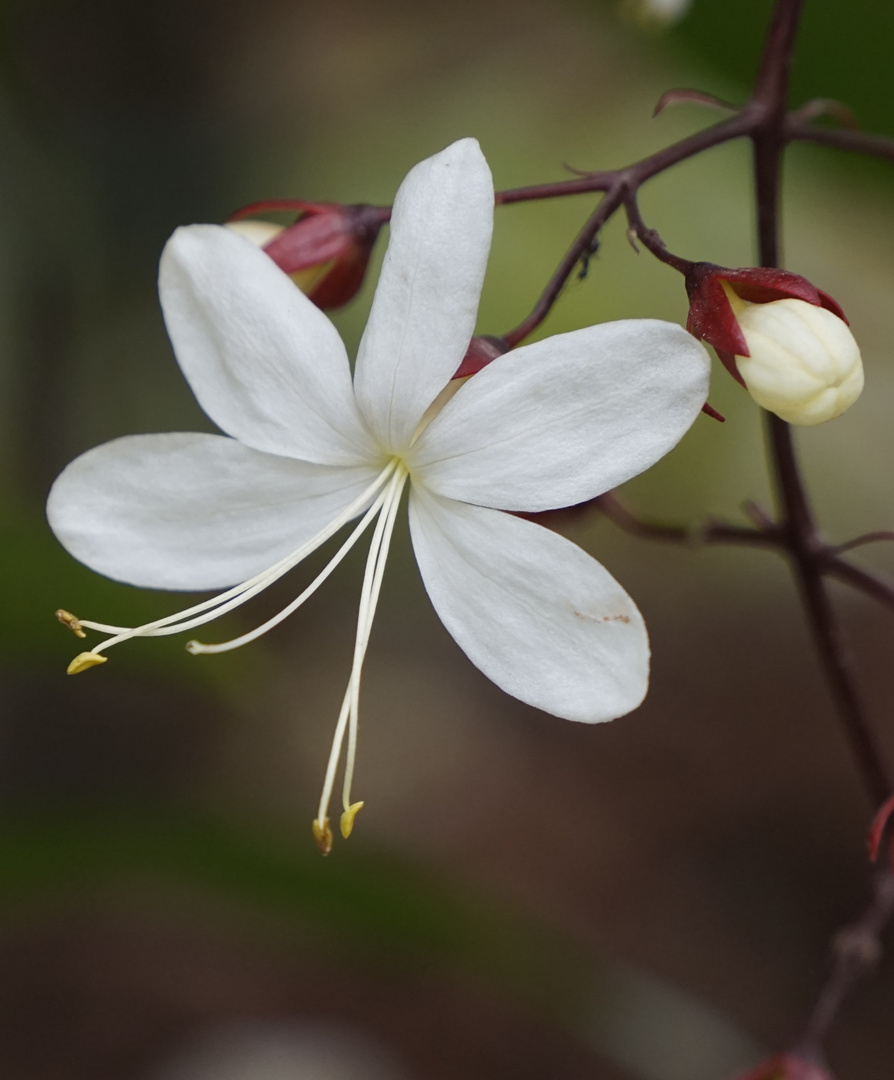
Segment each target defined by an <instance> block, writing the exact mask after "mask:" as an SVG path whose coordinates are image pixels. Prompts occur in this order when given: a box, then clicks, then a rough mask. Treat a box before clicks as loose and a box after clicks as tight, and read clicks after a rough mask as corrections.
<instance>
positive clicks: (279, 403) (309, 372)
mask: <svg viewBox="0 0 894 1080" xmlns="http://www.w3.org/2000/svg"><path fill="white" fill-rule="evenodd" d="M158 289H159V295H160V296H161V305H162V308H163V310H164V316H165V323H166V325H167V328H168V334H169V335H170V338H171V344H172V345H173V346H174V352H175V353H176V355H177V360H178V361H179V363H180V367H181V368H182V369H183V374H184V375H185V376H186V378H187V380H188V381H189V384H190V386H191V387H192V390H193V393H194V394H195V395H196V398H197V399H198V402H199V404H200V405H201V406H202V408H203V409H204V410H205V412H206V413H207V414H208V415H209V416H210V417H211V419H212V420H213V421H214V422H215V423H216V424H217V425H218V426H219V427H220V428H222V429H223V430H224V431H225V432H227V434H228V435H233V436H234V437H235V438H237V439H239V440H241V441H242V442H244V443H246V444H247V445H248V446H253V447H254V448H255V449H256V450H266V451H268V452H269V453H273V454H286V455H288V456H289V457H298V458H302V459H303V460H305V461H315V462H318V463H320V464H323V465H356V464H360V463H361V462H363V461H366V460H368V459H369V456H370V454H371V453H372V450H371V445H372V444H371V442H370V439H369V435H368V433H367V432H366V428H365V424H364V423H363V421H362V419H361V418H360V414H359V412H358V409H357V405H356V402H355V400H354V394H353V389H352V386H351V374H350V367H349V365H348V357H347V354H346V352H345V347H344V345H343V344H342V341H341V338H340V337H339V336H338V332H337V331H336V329H335V327H334V326H333V325H332V323H331V322H330V321H329V320H328V319H327V318H326V316H325V315H324V314H323V313H322V311H320V310H319V309H318V308H317V307H315V306H314V304H312V303H311V301H310V300H308V299H307V297H306V296H305V295H304V294H303V293H302V292H301V291H300V289H298V288H297V287H296V286H295V285H294V284H293V283H292V281H291V279H290V278H288V277H287V276H286V275H285V274H284V273H283V272H282V271H281V270H279V269H278V267H277V266H276V265H275V264H274V263H273V261H272V260H271V259H270V258H269V257H268V256H267V255H265V254H264V252H263V251H261V250H260V249H259V248H257V247H255V246H254V244H252V243H250V242H249V241H248V240H246V239H245V238H244V237H242V236H238V235H237V234H236V233H234V232H233V231H232V230H230V229H225V228H222V227H220V226H217V225H190V226H187V227H186V228H182V229H178V230H177V231H176V232H175V233H174V235H173V236H172V237H171V239H170V240H169V241H168V243H167V245H166V247H165V249H164V252H163V254H162V257H161V266H160V267H159V278H158Z"/></svg>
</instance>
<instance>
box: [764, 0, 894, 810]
mask: <svg viewBox="0 0 894 1080" xmlns="http://www.w3.org/2000/svg"><path fill="white" fill-rule="evenodd" d="M802 2H803V0H777V4H776V8H775V11H774V14H773V22H772V25H771V27H770V32H769V35H768V38H767V45H766V48H765V50H764V56H763V60H762V62H761V67H760V71H759V73H758V77H757V82H756V85H755V92H754V98H753V100H754V101H756V102H759V103H760V104H761V105H762V106H763V108H764V109H765V110H766V122H765V123H764V124H763V125H761V127H760V128H759V129H757V130H756V131H755V133H754V134H753V135H752V140H753V143H754V176H755V193H756V199H757V208H758V247H759V255H760V262H761V265H762V266H778V265H779V263H780V245H779V232H780V230H779V192H780V181H781V172H782V149H783V147H784V145H785V141H786V131H785V120H786V98H787V94H788V76H789V71H790V68H791V59H792V51H793V46H794V39H795V33H796V31H797V26H798V20H799V17H800V14H801V8H802ZM766 416H767V434H768V441H769V446H770V458H771V462H772V468H773V479H774V481H775V487H776V493H777V499H778V503H779V508H780V519H781V526H782V529H783V534H784V536H785V538H786V545H785V546H786V550H787V552H788V554H789V557H790V558H791V561H792V564H793V567H794V570H795V575H796V578H797V581H798V587H799V590H800V593H801V599H802V602H803V604H804V609H805V612H806V614H807V619H808V623H809V625H810V630H811V634H812V636H813V640H814V644H815V646H816V649H817V652H818V653H819V656H820V661H821V663H822V666H823V670H824V671H825V674H826V679H827V682H828V685H829V689H830V691H831V693H832V697H833V699H834V702H835V706H836V711H837V713H838V715H839V717H840V718H841V722H842V724H843V726H844V729H845V732H846V733H847V736H848V739H849V741H850V744H851V748H852V750H853V752H854V756H855V757H856V760H857V763H858V765H859V767H860V771H861V773H862V776H863V780H864V783H865V785H866V788H867V791H868V793H869V796H870V798H871V800H872V802H873V805H876V806H877V805H878V804H879V803H881V802H883V801H884V799H885V798H886V797H887V795H888V794H889V792H890V791H891V783H890V781H889V779H888V777H887V775H886V770H885V767H884V765H883V763H882V761H883V759H882V756H881V753H880V751H879V747H878V746H877V745H876V740H875V736H874V734H873V732H872V729H871V727H870V724H869V722H868V720H867V719H866V716H865V715H864V710H863V706H862V703H861V701H860V698H859V695H858V693H857V688H856V682H855V679H854V677H853V674H852V672H851V668H850V663H849V660H848V658H847V656H846V653H845V648H844V643H843V641H842V636H841V629H840V626H839V623H838V620H837V617H836V615H835V611H834V609H833V607H832V603H831V600H830V597H829V594H828V591H827V589H826V583H825V581H824V580H823V568H822V558H823V556H822V551H823V544H822V542H821V540H820V537H819V535H818V533H817V529H816V526H815V524H814V521H813V515H812V512H811V509H810V503H809V501H808V497H807V492H806V490H805V488H804V484H803V481H802V479H801V473H800V469H799V468H798V462H797V457H796V455H795V448H794V442H793V440H792V433H791V428H790V427H789V425H788V424H787V423H786V422H785V421H784V420H780V419H779V417H777V416H774V415H773V414H771V413H767V414H766Z"/></svg>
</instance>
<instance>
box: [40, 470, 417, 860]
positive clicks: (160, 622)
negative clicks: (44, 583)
mask: <svg viewBox="0 0 894 1080" xmlns="http://www.w3.org/2000/svg"><path fill="white" fill-rule="evenodd" d="M407 477H408V470H407V466H406V465H405V464H404V462H403V461H402V460H401V459H400V458H399V457H392V458H391V459H390V460H389V461H388V463H387V464H386V465H385V467H384V468H383V469H382V471H381V472H380V474H379V475H378V477H376V479H375V481H374V482H373V483H372V484H370V485H369V487H368V488H367V489H366V490H365V491H364V492H363V493H362V494H361V495H359V496H358V497H357V498H356V499H355V500H354V501H353V502H352V503H351V504H350V506H348V507H346V508H345V510H343V511H342V513H340V514H339V515H338V516H337V517H336V518H334V519H333V521H331V522H330V523H329V524H328V525H327V526H326V527H325V528H323V529H321V530H320V532H319V533H317V535H316V536H315V537H313V538H312V539H311V540H309V541H307V543H305V544H302V545H301V546H300V547H299V548H296V550H295V551H293V552H291V554H289V555H287V556H286V557H285V558H283V559H280V560H279V561H278V562H276V563H274V564H273V565H272V566H270V567H268V568H267V569H266V570H262V571H261V572H260V573H259V574H256V575H255V576H254V577H251V578H249V579H248V580H247V581H243V582H242V583H241V584H240V585H235V586H234V587H233V588H231V589H227V590H226V591H225V592H222V593H219V594H218V595H217V596H214V597H212V598H211V599H210V600H204V601H202V603H200V604H194V605H193V606H192V607H189V608H186V609H185V610H183V611H180V612H177V613H176V614H174V615H168V616H166V617H165V618H163V619H157V620H155V621H154V622H150V623H145V624H144V625H143V626H135V627H130V626H111V625H109V624H107V623H99V622H92V621H89V620H87V619H78V618H77V617H76V616H74V615H72V614H71V613H70V612H68V611H65V610H63V609H60V610H59V611H57V612H56V617H57V618H58V619H59V621H60V622H62V623H64V624H65V625H66V626H68V628H69V629H70V630H72V631H73V632H74V633H75V634H76V635H77V636H78V637H81V638H82V637H85V636H86V635H85V634H84V630H85V629H87V630H98V631H100V632H102V633H106V634H110V635H111V636H110V637H108V638H106V640H105V641H102V642H100V643H99V644H98V645H97V646H95V648H93V649H92V650H91V651H90V652H83V653H80V654H79V655H78V656H76V657H75V658H74V660H72V662H71V663H70V664H69V665H68V673H69V675H76V674H77V673H78V672H81V671H86V670H87V668H90V667H94V666H96V665H97V664H103V663H105V662H106V660H107V659H108V657H106V656H104V655H103V653H104V651H106V650H108V649H110V648H111V647H112V646H113V645H118V644H120V643H121V642H122V641H128V640H129V639H131V638H137V637H163V636H166V635H168V634H179V633H183V632H185V631H187V630H193V629H195V627H197V626H201V625H203V624H204V623H207V622H211V621H212V620H213V619H216V618H218V617H219V616H221V615H225V614H227V612H229V611H232V610H233V609H234V608H237V607H239V606H240V605H241V604H244V603H245V602H246V601H248V600H250V599H251V598H252V597H254V596H257V594H258V593H259V592H261V591H262V590H264V589H266V588H267V586H268V585H272V584H273V583H274V582H275V581H278V580H279V578H281V577H282V576H283V575H284V574H287V573H288V572H289V570H291V569H292V568H293V567H295V566H297V564H298V563H299V562H301V561H302V560H303V559H305V558H306V557H307V556H308V555H310V554H311V553H312V552H314V551H316V550H317V548H319V547H320V546H321V545H322V544H323V543H325V542H326V541H327V540H328V539H330V537H332V536H333V535H335V533H336V532H338V530H339V529H341V528H342V527H343V526H344V525H347V524H348V522H350V521H351V520H352V519H353V518H355V517H356V516H357V515H358V514H360V513H362V514H363V516H362V517H361V518H360V521H359V522H358V523H357V524H356V525H355V527H354V529H353V530H352V532H351V534H350V535H349V536H348V538H347V540H345V542H344V543H343V544H342V545H341V547H340V548H339V549H338V551H337V552H336V553H335V555H333V557H332V558H331V559H330V560H329V562H328V563H327V564H326V566H325V567H324V569H323V570H322V571H321V572H320V573H319V574H318V575H317V576H316V577H315V578H314V580H313V581H312V582H311V583H310V585H308V586H307V588H305V589H304V591H303V592H301V593H300V594H299V595H298V596H297V597H296V598H295V599H294V600H292V601H291V602H290V603H289V604H287V605H286V606H285V607H284V608H283V609H282V611H280V612H278V613H277V614H276V615H274V616H272V617H271V618H270V619H268V620H267V621H266V622H264V623H261V625H260V626H257V627H255V629H254V630H249V631H248V632H247V633H245V634H241V635H240V636H239V637H236V638H233V639H232V640H230V641H223V642H219V643H216V644H211V645H208V644H204V643H203V642H200V641H195V640H192V641H188V642H187V644H186V648H187V650H188V651H189V652H191V653H193V654H194V655H198V654H202V653H220V652H229V651H230V650H231V649H238V648H239V647H240V646H242V645H247V644H248V643H249V642H250V641H254V640H255V639H256V638H259V637H261V636H262V635H263V634H266V633H267V631H268V630H272V629H273V627H274V626H278V625H279V623H281V622H282V621H283V620H284V619H286V618H288V616H289V615H291V614H292V613H293V612H294V611H297V610H298V608H299V607H301V605H302V604H303V603H304V602H305V600H307V599H308V598H309V597H310V596H312V595H313V594H314V593H315V592H316V591H317V589H318V588H319V587H320V586H321V585H322V584H323V582H324V581H325V580H326V578H328V577H329V575H330V574H331V573H332V572H333V570H335V568H336V566H338V564H339V563H340V562H342V560H343V559H344V558H345V556H346V555H347V554H348V552H349V551H350V550H351V548H353V547H354V545H355V544H356V543H357V541H358V540H359V539H360V537H361V536H362V535H363V533H364V532H366V530H367V529H368V528H369V526H370V525H371V524H372V523H373V521H375V527H374V528H373V533H372V540H371V542H370V547H369V555H368V556H367V560H366V569H365V571H364V575H363V584H362V586H361V590H360V608H359V611H358V615H357V633H356V636H355V639H354V658H353V663H352V665H351V674H350V677H349V679H348V685H347V689H346V691H345V696H344V700H343V702H342V706H341V711H340V712H339V717H338V722H337V724H336V727H335V737H334V739H333V741H332V750H331V752H330V755H329V763H328V765H327V768H326V776H325V780H324V782H323V791H322V795H321V797H320V804H319V809H318V812H317V817H316V819H315V820H314V823H313V833H314V837H315V838H316V840H317V844H318V845H319V847H320V850H321V851H322V852H323V854H324V855H325V854H328V853H329V850H330V849H331V847H332V831H331V829H330V828H329V818H328V808H329V802H330V799H331V797H332V789H333V786H334V783H335V774H336V772H337V770H338V763H339V761H340V760H341V757H342V749H343V747H344V743H345V734H346V733H347V736H348V739H347V748H346V752H345V770H344V784H343V789H342V801H343V805H344V812H343V813H342V815H341V832H342V835H343V836H344V837H345V839H347V837H348V836H350V834H351V830H352V828H353V825H354V818H355V817H356V815H357V812H358V811H359V810H360V808H361V807H362V806H363V803H362V802H353V803H352V802H351V784H352V781H353V776H354V762H355V758H356V754H357V732H358V724H359V712H360V674H361V670H362V667H363V660H364V658H365V656H366V649H367V646H368V644H369V637H370V633H371V631H372V624H373V618H374V615H375V610H376V605H377V603H378V600H379V593H380V591H381V587H382V578H383V576H384V573H385V562H386V559H387V556H388V549H389V547H390V545H391V537H392V535H393V532H394V522H395V520H396V518H397V511H398V507H399V506H400V498H401V494H402V492H403V489H404V485H405V484H406V481H407ZM370 499H372V500H373V501H372V503H371V504H370V505H369V506H368V508H367V509H366V511H365V512H363V508H364V507H365V506H367V504H368V503H369V502H370Z"/></svg>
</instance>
